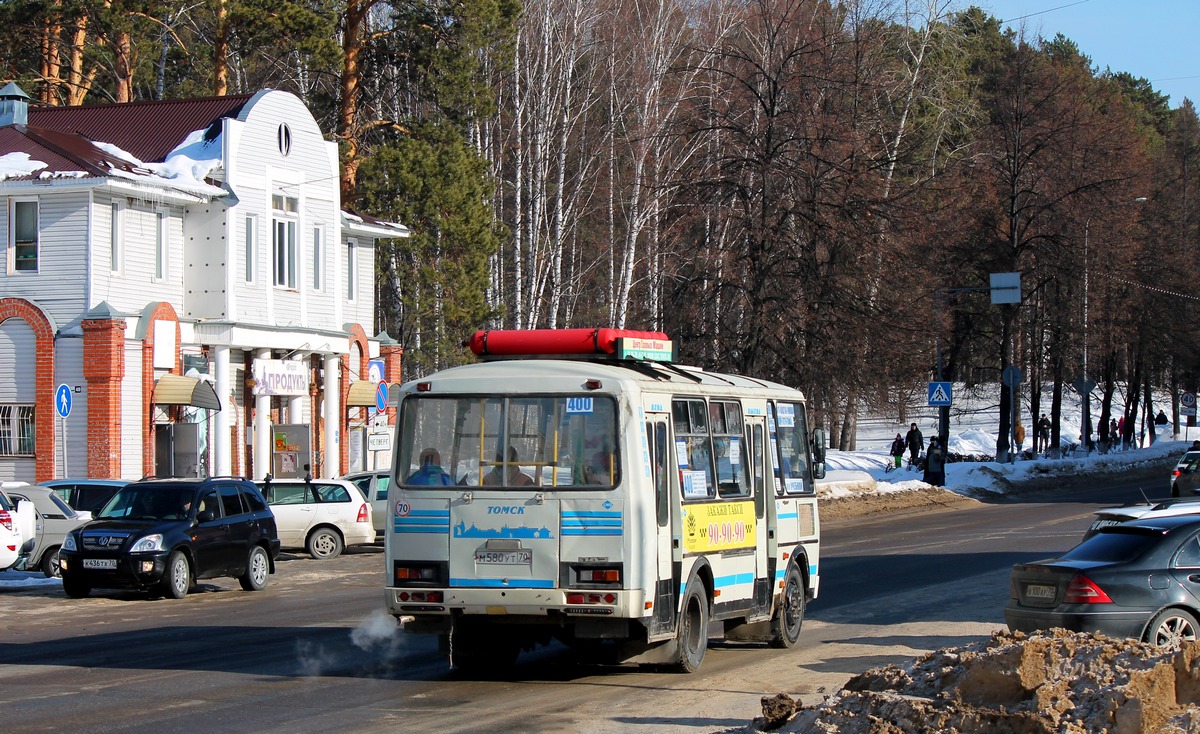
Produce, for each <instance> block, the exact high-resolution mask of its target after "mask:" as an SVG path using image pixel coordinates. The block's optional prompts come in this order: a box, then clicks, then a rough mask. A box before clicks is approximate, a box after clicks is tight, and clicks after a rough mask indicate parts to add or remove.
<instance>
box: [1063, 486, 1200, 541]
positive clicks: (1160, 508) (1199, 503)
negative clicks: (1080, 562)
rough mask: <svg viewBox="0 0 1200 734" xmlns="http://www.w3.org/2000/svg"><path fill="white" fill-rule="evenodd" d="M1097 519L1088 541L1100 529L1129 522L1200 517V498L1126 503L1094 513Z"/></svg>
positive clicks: (1092, 526)
mask: <svg viewBox="0 0 1200 734" xmlns="http://www.w3.org/2000/svg"><path fill="white" fill-rule="evenodd" d="M1093 514H1094V515H1095V516H1096V519H1095V520H1093V521H1092V524H1091V525H1090V526H1089V527H1088V529H1087V532H1086V533H1084V535H1083V538H1084V540H1087V539H1088V538H1090V537H1091V536H1092V535H1095V534H1096V532H1097V531H1099V530H1100V528H1106V527H1109V526H1110V525H1117V524H1119V523H1123V522H1126V521H1129V520H1137V519H1140V518H1145V519H1147V520H1149V519H1151V518H1155V517H1174V516H1176V515H1200V497H1181V498H1178V499H1176V498H1174V497H1172V498H1171V499H1160V500H1151V499H1147V500H1143V501H1141V502H1126V503H1125V504H1123V505H1121V506H1120V507H1105V508H1103V509H1100V510H1096V512H1094V513H1093Z"/></svg>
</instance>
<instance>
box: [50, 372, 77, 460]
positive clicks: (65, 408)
mask: <svg viewBox="0 0 1200 734" xmlns="http://www.w3.org/2000/svg"><path fill="white" fill-rule="evenodd" d="M72 402H74V401H73V400H72V399H71V387H70V386H69V385H67V384H66V383H63V384H60V385H59V386H58V389H57V390H55V391H54V410H55V411H56V412H57V413H58V417H59V421H58V426H59V429H58V434H59V441H58V442H59V443H60V444H62V465H61V473H60V474H59V475H58V476H60V477H65V476H67V417H68V416H69V415H71V403H72ZM56 463H57V462H56Z"/></svg>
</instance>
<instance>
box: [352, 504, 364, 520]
mask: <svg viewBox="0 0 1200 734" xmlns="http://www.w3.org/2000/svg"><path fill="white" fill-rule="evenodd" d="M366 521H367V504H366V503H365V502H364V503H363V504H361V505H359V506H358V517H357V518H355V520H354V522H366Z"/></svg>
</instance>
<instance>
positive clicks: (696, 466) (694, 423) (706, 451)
mask: <svg viewBox="0 0 1200 734" xmlns="http://www.w3.org/2000/svg"><path fill="white" fill-rule="evenodd" d="M671 411H672V414H673V416H674V422H675V444H676V454H677V455H678V457H679V479H680V485H681V490H682V492H683V499H685V500H700V499H708V498H711V497H715V496H716V482H715V481H714V471H713V455H712V439H711V438H710V437H709V435H708V408H707V406H705V404H704V401H703V400H675V401H673V402H672V403H671Z"/></svg>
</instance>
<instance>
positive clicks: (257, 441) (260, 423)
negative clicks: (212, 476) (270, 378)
mask: <svg viewBox="0 0 1200 734" xmlns="http://www.w3.org/2000/svg"><path fill="white" fill-rule="evenodd" d="M258 358H259V359H270V358H271V350H270V349H260V350H258ZM271 471H272V467H271V397H270V396H269V395H268V396H263V395H260V396H258V397H256V398H255V399H254V478H255V479H262V478H263V477H264V476H266V475H267V474H269V473H270V472H271Z"/></svg>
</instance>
